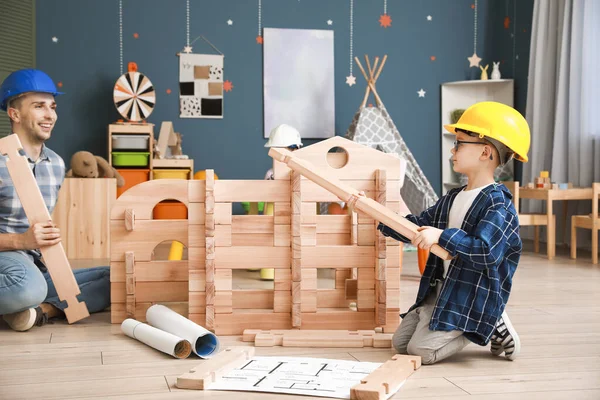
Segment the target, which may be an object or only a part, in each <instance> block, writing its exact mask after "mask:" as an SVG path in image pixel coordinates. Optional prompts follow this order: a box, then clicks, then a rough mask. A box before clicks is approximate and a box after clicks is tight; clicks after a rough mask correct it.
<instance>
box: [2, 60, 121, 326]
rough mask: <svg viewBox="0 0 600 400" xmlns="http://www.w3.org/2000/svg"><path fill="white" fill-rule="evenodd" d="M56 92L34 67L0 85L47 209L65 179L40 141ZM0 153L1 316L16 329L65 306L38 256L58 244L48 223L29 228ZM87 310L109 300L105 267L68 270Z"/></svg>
mask: <svg viewBox="0 0 600 400" xmlns="http://www.w3.org/2000/svg"><path fill="white" fill-rule="evenodd" d="M61 94H63V93H61V92H59V91H58V90H57V89H56V86H55V85H54V82H53V81H52V79H51V78H50V77H49V76H48V75H47V74H46V73H44V72H42V71H39V70H36V69H22V70H19V71H15V72H13V73H11V74H10V75H9V76H8V77H6V79H5V80H4V82H2V86H1V87H0V109H2V110H3V111H6V112H7V113H8V117H9V118H10V122H11V129H12V132H0V134H10V133H12V134H15V135H17V136H18V137H19V140H20V141H21V144H22V146H23V151H24V152H25V155H26V156H27V160H28V161H29V166H30V167H31V170H32V171H33V175H34V176H35V179H36V181H37V184H38V186H39V188H40V191H41V193H42V197H43V198H44V201H45V203H46V207H48V212H49V213H52V210H53V209H54V206H55V205H56V201H57V199H58V192H59V190H60V187H61V185H62V183H63V180H64V177H65V163H64V161H63V159H62V158H61V157H60V156H59V155H58V154H56V153H55V152H54V151H52V150H50V149H49V148H48V147H47V146H46V145H45V144H44V143H45V142H46V141H47V140H48V139H50V136H51V133H52V128H54V124H55V123H56V120H57V115H56V102H55V100H54V98H55V97H56V96H58V95H61ZM6 161H7V157H5V156H4V155H0V315H2V316H3V319H4V320H5V321H6V322H7V323H8V325H9V326H10V327H11V328H12V329H14V330H15V331H21V332H22V331H27V330H29V329H31V328H32V327H33V326H35V325H38V326H41V325H43V324H45V323H46V322H47V321H48V319H49V318H52V317H60V316H63V315H64V313H63V311H62V310H64V309H65V307H66V306H67V305H66V303H64V302H62V301H61V300H60V299H59V298H58V294H57V293H56V288H55V287H54V283H53V282H52V279H51V277H50V274H49V273H48V270H47V269H46V266H45V265H44V263H43V261H42V260H41V253H40V252H39V248H41V247H44V246H50V245H53V244H56V243H58V242H60V238H61V235H60V231H59V229H58V228H57V227H56V226H54V224H53V223H52V221H47V222H40V223H36V224H34V225H33V226H29V221H28V220H27V216H26V215H25V211H24V210H23V206H22V204H21V201H20V200H19V197H18V196H17V193H16V191H15V187H14V184H13V181H12V179H11V177H10V174H9V173H8V168H7V166H6ZM73 272H74V274H75V279H76V280H77V283H78V284H79V288H80V291H81V295H80V296H79V299H80V300H82V301H85V303H86V305H87V307H88V310H89V311H90V312H97V311H101V310H103V309H105V308H106V307H108V305H109V304H110V272H109V268H108V267H98V268H89V269H80V270H75V271H73Z"/></svg>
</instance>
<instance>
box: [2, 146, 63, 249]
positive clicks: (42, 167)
mask: <svg viewBox="0 0 600 400" xmlns="http://www.w3.org/2000/svg"><path fill="white" fill-rule="evenodd" d="M22 154H24V153H22ZM7 160H8V157H6V156H4V155H1V154H0V234H2V233H23V232H25V231H26V230H27V229H29V221H28V219H27V216H26V215H25V210H24V209H23V205H22V204H21V201H20V200H19V196H18V195H17V191H16V190H15V186H14V184H13V180H12V179H11V177H10V174H9V173H8V168H7V166H6V161H7ZM27 160H28V161H29V167H31V170H32V171H33V175H34V176H35V180H36V181H37V184H38V187H39V188H40V191H41V192H42V197H43V198H44V202H45V203H46V207H48V212H49V213H50V214H52V211H53V210H54V206H55V205H56V201H57V200H58V191H59V190H60V187H61V186H62V183H63V180H64V178H65V163H64V161H63V159H62V158H61V157H60V156H59V155H58V154H56V153H55V152H54V151H52V150H50V149H49V148H48V147H46V146H45V145H43V146H42V152H41V154H40V157H39V158H38V159H37V161H33V160H31V159H30V158H29V157H27ZM26 253H28V254H30V255H32V256H34V257H35V258H39V257H40V253H39V252H38V251H27V252H26Z"/></svg>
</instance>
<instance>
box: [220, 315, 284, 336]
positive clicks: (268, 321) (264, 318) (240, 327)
mask: <svg viewBox="0 0 600 400" xmlns="http://www.w3.org/2000/svg"><path fill="white" fill-rule="evenodd" d="M248 327H252V328H256V329H291V328H292V324H291V318H290V313H276V312H269V311H262V310H261V311H260V312H256V311H254V310H243V311H236V312H235V313H232V314H223V315H220V316H219V318H218V319H217V320H216V321H215V333H216V334H217V335H241V334H242V333H243V332H244V329H246V328H248Z"/></svg>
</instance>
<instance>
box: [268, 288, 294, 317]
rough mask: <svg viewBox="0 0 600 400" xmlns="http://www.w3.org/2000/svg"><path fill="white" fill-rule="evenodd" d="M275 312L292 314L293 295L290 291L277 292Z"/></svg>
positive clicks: (274, 303) (275, 293) (275, 294)
mask: <svg viewBox="0 0 600 400" xmlns="http://www.w3.org/2000/svg"><path fill="white" fill-rule="evenodd" d="M273 297H274V301H273V311H274V312H276V313H291V312H292V294H291V292H290V291H288V290H275V292H274V296H273Z"/></svg>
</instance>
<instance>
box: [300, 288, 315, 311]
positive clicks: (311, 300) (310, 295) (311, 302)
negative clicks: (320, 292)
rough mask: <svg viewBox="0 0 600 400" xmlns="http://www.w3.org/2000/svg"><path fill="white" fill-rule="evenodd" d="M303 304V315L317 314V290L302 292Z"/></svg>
mask: <svg viewBox="0 0 600 400" xmlns="http://www.w3.org/2000/svg"><path fill="white" fill-rule="evenodd" d="M300 293H301V299H302V303H301V304H300V310H301V311H302V313H303V315H304V314H305V313H316V312H317V291H316V290H302V291H301V292H300Z"/></svg>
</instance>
